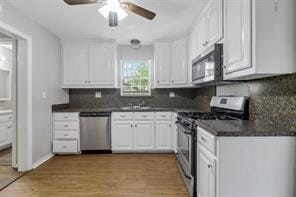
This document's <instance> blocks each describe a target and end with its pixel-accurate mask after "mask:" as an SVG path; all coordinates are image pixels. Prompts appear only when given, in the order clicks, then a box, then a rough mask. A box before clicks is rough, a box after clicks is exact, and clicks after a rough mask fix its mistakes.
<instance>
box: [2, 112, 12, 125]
mask: <svg viewBox="0 0 296 197" xmlns="http://www.w3.org/2000/svg"><path fill="white" fill-rule="evenodd" d="M9 121H12V114H5V115H0V123H2V122H9Z"/></svg>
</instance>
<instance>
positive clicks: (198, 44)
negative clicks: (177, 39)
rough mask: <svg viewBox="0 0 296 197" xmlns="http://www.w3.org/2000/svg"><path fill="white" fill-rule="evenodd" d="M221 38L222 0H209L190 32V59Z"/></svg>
mask: <svg viewBox="0 0 296 197" xmlns="http://www.w3.org/2000/svg"><path fill="white" fill-rule="evenodd" d="M222 38H223V1H222V0H210V1H209V3H208V4H207V5H206V7H205V9H204V10H203V11H202V14H201V15H200V17H199V18H198V20H197V24H196V26H195V28H194V30H193V32H192V33H191V40H192V41H193V47H192V48H191V50H192V51H191V52H190V53H191V60H194V59H195V58H197V57H198V56H200V55H201V54H202V53H203V52H205V51H206V50H207V49H209V48H212V47H213V45H214V44H215V43H216V42H218V41H219V40H221V39H222Z"/></svg>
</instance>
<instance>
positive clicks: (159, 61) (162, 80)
mask: <svg viewBox="0 0 296 197" xmlns="http://www.w3.org/2000/svg"><path fill="white" fill-rule="evenodd" d="M170 47H171V46H170V43H167V42H159V43H155V44H154V65H155V85H156V87H170Z"/></svg>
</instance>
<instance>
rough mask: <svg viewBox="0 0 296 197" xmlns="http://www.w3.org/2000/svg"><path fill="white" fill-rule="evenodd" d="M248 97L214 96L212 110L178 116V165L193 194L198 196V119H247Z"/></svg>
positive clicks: (184, 113)
mask: <svg viewBox="0 0 296 197" xmlns="http://www.w3.org/2000/svg"><path fill="white" fill-rule="evenodd" d="M246 119H248V100H247V98H246V97H230V96H223V97H213V98H212V100H211V112H180V113H178V116H177V122H176V126H177V133H178V137H177V153H176V157H177V165H178V167H179V170H180V173H181V176H182V177H183V179H184V181H185V183H186V186H187V189H188V191H189V193H190V195H191V196H194V197H195V196H196V193H197V190H198V188H197V187H196V185H197V184H196V183H197V181H198V177H197V176H196V165H197V156H196V152H197V126H198V120H246Z"/></svg>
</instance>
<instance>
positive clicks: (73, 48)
mask: <svg viewBox="0 0 296 197" xmlns="http://www.w3.org/2000/svg"><path fill="white" fill-rule="evenodd" d="M63 66H64V84H63V85H64V86H67V85H71V86H79V85H86V84H87V83H88V44H87V43H84V42H64V43H63Z"/></svg>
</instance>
